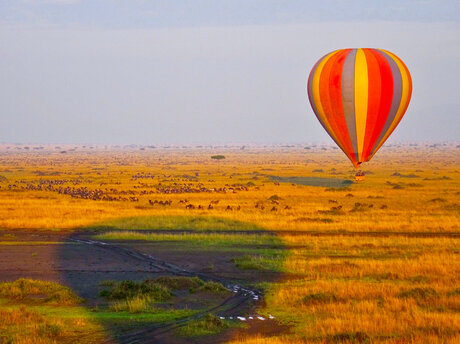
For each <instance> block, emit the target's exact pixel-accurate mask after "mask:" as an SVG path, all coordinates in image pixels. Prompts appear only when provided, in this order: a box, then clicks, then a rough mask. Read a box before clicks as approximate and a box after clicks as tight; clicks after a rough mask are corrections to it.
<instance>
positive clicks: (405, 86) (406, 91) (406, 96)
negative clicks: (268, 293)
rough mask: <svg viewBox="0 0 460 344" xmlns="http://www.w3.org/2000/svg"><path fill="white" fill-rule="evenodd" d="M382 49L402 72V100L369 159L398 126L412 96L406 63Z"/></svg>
mask: <svg viewBox="0 0 460 344" xmlns="http://www.w3.org/2000/svg"><path fill="white" fill-rule="evenodd" d="M382 51H384V52H385V53H387V54H388V55H389V56H390V57H391V58H392V59H393V60H394V61H395V62H396V64H397V66H398V69H399V71H400V73H401V79H402V93H401V102H400V103H399V107H398V111H397V112H396V115H395V118H394V119H393V122H391V124H390V127H389V128H388V130H387V132H386V133H385V135H384V136H383V138H382V140H381V141H380V142H379V144H378V146H377V148H376V149H375V150H374V153H373V154H372V155H371V156H370V157H369V159H368V160H370V159H371V158H372V157H373V156H374V154H375V153H377V151H378V150H379V149H380V147H381V146H382V145H383V144H384V143H385V141H386V140H387V138H388V137H389V136H390V135H391V133H392V132H393V130H395V128H396V126H397V125H398V123H399V122H400V121H401V118H402V116H404V113H405V111H406V108H407V103H408V102H409V100H410V96H411V85H412V80H411V77H410V75H409V73H408V72H407V69H406V67H405V65H404V63H403V62H402V61H401V60H400V59H399V57H397V56H396V55H395V54H393V53H390V52H389V51H387V50H383V49H382Z"/></svg>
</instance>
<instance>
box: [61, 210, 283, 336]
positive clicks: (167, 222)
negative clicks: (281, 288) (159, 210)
mask: <svg viewBox="0 0 460 344" xmlns="http://www.w3.org/2000/svg"><path fill="white" fill-rule="evenodd" d="M149 230H150V232H149ZM143 231H145V232H143ZM162 231H165V233H163V232H162ZM176 231H177V233H176ZM244 231H248V232H247V233H245V232H244ZM67 242H68V243H72V244H71V245H70V244H67V245H60V246H59V250H58V251H59V252H58V260H59V264H60V265H61V269H62V275H61V278H62V280H63V282H64V284H66V285H67V286H69V287H70V288H71V289H72V290H73V291H74V292H75V293H76V294H77V295H78V296H79V297H81V298H83V299H85V300H87V303H86V307H87V308H88V309H89V310H91V313H90V314H91V319H92V320H93V321H95V322H97V323H99V324H101V325H102V326H103V327H104V328H105V329H106V331H107V333H108V335H109V336H110V337H113V338H114V339H113V341H112V342H113V343H120V344H121V343H128V342H132V340H133V338H132V337H124V335H123V333H132V332H133V331H143V330H144V329H145V328H150V329H152V331H150V332H148V333H145V334H143V335H140V337H142V336H145V338H143V339H142V338H141V339H139V340H137V341H136V342H137V343H139V344H141V343H144V342H145V343H150V342H152V340H155V341H154V342H155V343H172V344H174V343H189V342H190V343H196V342H197V340H198V341H199V342H200V343H219V342H225V341H226V340H228V339H229V337H228V336H229V335H230V334H229V332H231V330H227V331H226V332H227V335H223V336H222V337H221V335H222V334H216V335H213V336H208V337H206V336H205V337H203V338H198V339H197V338H188V339H187V338H183V337H181V336H180V331H178V330H170V331H166V332H164V329H167V328H168V326H169V325H168V324H171V323H173V324H174V323H177V324H179V323H180V324H182V325H185V324H187V323H188V321H196V319H197V318H194V317H193V314H198V313H200V312H201V313H202V312H205V313H206V310H207V309H212V308H213V307H216V306H218V305H220V304H221V303H223V302H224V303H225V302H227V304H226V305H225V306H222V307H220V308H216V309H215V310H214V311H213V312H212V313H213V314H215V315H219V316H227V318H228V317H229V316H233V317H234V318H235V319H236V316H244V315H248V314H254V312H255V309H256V308H257V307H258V306H260V302H261V299H262V297H261V293H263V291H261V290H260V289H259V288H260V286H261V285H266V284H265V283H264V282H273V281H277V280H279V279H280V277H281V275H282V270H283V262H284V260H285V256H286V255H287V254H288V250H286V247H284V245H283V243H282V242H281V240H280V239H279V238H278V237H277V236H276V234H274V233H273V231H268V230H265V229H263V228H261V227H259V226H256V225H254V224H251V223H246V222H242V221H236V220H231V219H225V218H218V217H199V216H145V217H131V218H119V219H112V220H109V221H104V222H100V223H95V224H93V225H90V226H87V227H85V228H81V229H80V230H77V231H75V232H73V233H72V234H71V235H70V236H69V237H68V238H67ZM97 242H102V243H108V245H104V244H102V245H100V244H97ZM144 255H148V256H151V257H153V258H154V259H153V260H149V259H144V258H145V256H144ZM155 259H157V260H155ZM171 266H172V268H170V267H171ZM176 267H177V270H175V269H176ZM163 276H189V277H193V276H196V277H199V278H201V279H202V280H205V281H206V280H207V281H217V282H219V283H222V284H223V285H224V286H226V287H227V288H230V289H233V288H234V286H240V287H242V288H245V290H246V291H245V292H241V291H238V292H235V291H234V289H233V290H231V291H229V292H227V296H225V298H224V299H219V297H215V296H213V295H212V293H211V294H209V293H208V294H206V293H204V294H202V295H201V294H199V295H196V294H195V291H193V290H185V291H179V292H176V291H174V290H171V293H172V297H171V299H169V300H167V302H163V303H159V304H158V307H157V305H155V306H154V308H153V309H152V310H151V311H142V312H136V313H129V312H126V311H124V312H114V311H113V308H112V310H111V309H110V303H112V300H109V299H107V298H104V297H103V296H101V291H103V290H104V288H105V287H104V285H105V284H107V281H113V282H112V283H116V282H120V281H124V280H130V281H138V282H140V281H145V280H155V279H157V278H158V277H163ZM258 286H259V287H258ZM250 292H255V293H256V295H260V296H258V297H257V298H254V294H251V293H250ZM102 295H104V294H102ZM184 295H185V296H184ZM208 297H209V299H206V300H203V298H208ZM178 299H180V301H179V302H177V300H178ZM226 299H229V300H231V301H226ZM184 300H185V301H184ZM184 319H185V320H184ZM187 319H189V320H187ZM231 327H232V326H229V328H231ZM158 331H163V332H164V333H162V334H161V336H157V332H158ZM224 334H225V333H224Z"/></svg>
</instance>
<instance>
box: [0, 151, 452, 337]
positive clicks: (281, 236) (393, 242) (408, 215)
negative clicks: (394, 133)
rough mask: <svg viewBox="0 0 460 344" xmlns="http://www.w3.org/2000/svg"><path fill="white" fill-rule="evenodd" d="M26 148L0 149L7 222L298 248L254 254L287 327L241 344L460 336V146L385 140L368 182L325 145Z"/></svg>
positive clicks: (0, 202)
mask: <svg viewBox="0 0 460 344" xmlns="http://www.w3.org/2000/svg"><path fill="white" fill-rule="evenodd" d="M20 148H21V149H17V147H15V146H10V148H9V149H7V147H6V146H2V147H1V148H0V149H1V153H0V176H1V177H0V186H1V188H0V228H3V229H8V230H21V229H30V230H69V231H75V230H78V229H80V228H94V229H95V230H97V229H98V228H117V229H125V230H129V229H171V230H175V229H184V228H185V229H190V230H195V231H197V233H191V234H183V235H182V236H180V237H177V238H176V239H174V240H178V241H187V242H190V243H191V244H193V242H194V241H206V240H208V241H211V242H212V241H213V240H215V241H216V242H220V241H221V242H227V241H228V240H227V239H228V238H227V237H225V236H224V234H215V233H213V234H206V231H207V230H214V229H216V230H222V232H223V233H224V232H225V231H231V230H261V231H263V232H275V233H276V234H277V240H280V241H281V242H282V243H283V245H285V246H286V247H287V248H288V250H287V254H286V255H283V256H282V257H278V258H276V257H275V258H266V257H265V258H264V257H258V256H254V257H251V259H253V260H255V261H257V260H258V259H259V263H260V264H262V265H263V264H266V263H267V262H268V261H267V260H269V259H273V260H276V262H272V263H273V264H272V265H271V266H275V268H276V269H277V271H278V272H279V279H278V280H277V281H275V282H270V283H268V282H267V283H263V288H264V290H265V293H266V297H265V305H264V306H263V309H260V310H259V311H260V312H261V314H273V315H274V316H275V317H276V319H277V320H278V321H279V322H280V323H282V324H283V325H286V326H287V327H288V328H289V330H288V331H284V332H283V333H280V335H278V336H270V337H263V336H260V335H254V336H252V337H251V336H244V335H241V334H239V335H238V336H237V337H235V338H234V339H233V340H231V341H230V342H231V343H234V344H236V343H267V344H268V343H270V344H275V343H304V342H318V343H320V342H350V343H351V342H372V343H373V342H375V343H380V342H385V343H458V342H460V283H459V276H460V256H459V254H460V230H459V229H460V148H458V146H456V145H453V144H445V145H429V144H418V145H410V146H409V145H400V146H396V145H395V146H390V147H384V148H382V150H381V151H380V152H379V153H378V154H377V155H376V156H375V157H374V159H373V160H372V161H371V162H370V163H367V164H365V165H364V166H363V169H364V171H365V172H366V180H365V181H364V182H360V183H353V184H347V183H346V182H345V183H344V184H343V186H341V187H340V186H339V187H335V186H336V185H332V184H333V183H335V182H336V181H337V180H339V181H340V180H353V178H354V170H353V169H352V167H351V164H350V163H349V162H348V161H347V160H346V158H345V157H344V155H343V154H342V153H341V152H340V151H339V150H336V149H332V148H330V147H328V146H309V147H305V146H292V147H283V146H270V147H246V148H245V149H244V150H243V149H240V148H239V147H221V148H219V149H218V148H194V149H181V148H168V149H167V148H156V149H151V148H143V149H142V150H139V149H134V148H131V149H121V148H119V149H117V148H113V147H112V148H110V149H108V150H104V149H102V148H99V149H90V148H89V147H78V148H77V149H71V148H69V147H67V148H65V147H64V148H63V147H60V148H59V149H55V148H54V147H45V149H43V150H34V149H33V147H32V146H31V147H30V149H28V150H25V149H24V147H23V146H22V147H20ZM307 148H308V149H307ZM63 150H65V151H66V153H62V152H61V151H63ZM214 154H223V155H225V159H222V160H215V159H211V158H210V157H211V156H212V155H214ZM2 177H3V178H2ZM273 177H281V179H279V178H278V179H277V178H273ZM289 177H307V179H305V180H304V181H305V183H306V184H316V186H310V185H299V184H298V182H299V180H300V179H292V178H289ZM312 177H313V178H312ZM283 178H284V179H283ZM322 178H323V179H322ZM328 183H332V184H331V185H329V184H328ZM59 188H61V189H59ZM66 188H68V189H67V191H65V190H66ZM59 190H60V191H59ZM104 199H106V200H104ZM149 200H150V202H149ZM155 201H156V202H155ZM169 201H171V202H170V204H166V205H162V204H159V203H163V202H169ZM217 201H218V202H217ZM187 205H192V206H193V209H187ZM210 205H211V207H210ZM189 208H192V207H191V206H189ZM298 231H301V232H302V233H303V235H296V233H293V232H298ZM230 233H231V232H230ZM0 235H1V232H0ZM142 235H143V234H138V237H137V238H136V239H139V236H141V238H140V239H145V240H157V241H162V240H165V241H168V240H173V239H172V238H171V237H170V236H168V234H152V237H150V238H147V237H145V238H142ZM146 235H147V234H146ZM161 235H163V237H162V236H161ZM228 235H234V236H235V235H239V236H240V237H232V238H233V239H232V240H233V242H239V240H246V241H248V240H249V241H251V242H252V241H253V240H258V239H254V238H246V239H245V238H244V233H243V234H241V233H240V234H228ZM219 240H220V241H219ZM261 240H264V239H263V238H262V239H261ZM0 249H1V246H0ZM269 263H270V262H268V263H267V264H269ZM0 311H1V305H0ZM4 312H7V311H6V310H4ZM24 312H26V311H24ZM8 316H9V317H14V315H8ZM27 316H28V317H33V316H34V315H30V314H28V315H27ZM43 321H44V320H43ZM7 322H8V321H5V320H0V331H1V329H2V326H6V325H5V323H7ZM13 322H14V321H13ZM93 326H96V325H93ZM17 343H42V342H40V341H33V340H30V341H27V339H24V341H17ZM43 343H48V342H45V341H44V342H43Z"/></svg>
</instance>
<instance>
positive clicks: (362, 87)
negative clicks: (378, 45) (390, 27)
mask: <svg viewBox="0 0 460 344" xmlns="http://www.w3.org/2000/svg"><path fill="white" fill-rule="evenodd" d="M368 88H369V80H368V75H367V61H366V55H365V54H364V51H363V50H362V49H358V50H357V51H356V61H355V121H356V141H357V143H358V158H359V161H363V160H362V155H363V147H364V136H365V134H366V120H367V101H368V99H367V98H368V94H369V92H368Z"/></svg>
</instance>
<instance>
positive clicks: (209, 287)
mask: <svg viewBox="0 0 460 344" xmlns="http://www.w3.org/2000/svg"><path fill="white" fill-rule="evenodd" d="M199 290H205V291H210V292H213V293H217V294H220V293H225V292H226V291H227V288H225V287H224V286H223V285H222V283H219V282H214V281H209V282H206V283H205V284H203V285H202V286H201V287H200V288H199Z"/></svg>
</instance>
